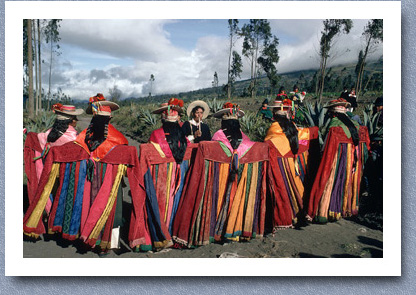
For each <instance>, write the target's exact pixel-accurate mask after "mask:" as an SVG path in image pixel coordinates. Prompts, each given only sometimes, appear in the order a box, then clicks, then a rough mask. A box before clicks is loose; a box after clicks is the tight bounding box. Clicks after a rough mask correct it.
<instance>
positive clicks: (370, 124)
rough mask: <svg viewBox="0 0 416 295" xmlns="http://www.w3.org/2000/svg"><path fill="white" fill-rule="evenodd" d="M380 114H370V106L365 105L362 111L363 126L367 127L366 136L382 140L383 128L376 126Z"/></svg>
mask: <svg viewBox="0 0 416 295" xmlns="http://www.w3.org/2000/svg"><path fill="white" fill-rule="evenodd" d="M380 114H381V113H375V114H373V113H372V105H371V104H368V105H366V106H365V109H364V110H363V115H364V120H363V124H364V126H367V129H368V134H369V135H370V138H373V137H381V138H383V127H382V126H381V127H380V126H378V125H379V119H380Z"/></svg>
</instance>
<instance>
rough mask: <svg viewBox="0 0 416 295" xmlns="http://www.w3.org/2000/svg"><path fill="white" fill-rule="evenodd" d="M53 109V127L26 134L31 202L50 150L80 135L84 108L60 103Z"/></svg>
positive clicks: (26, 163)
mask: <svg viewBox="0 0 416 295" xmlns="http://www.w3.org/2000/svg"><path fill="white" fill-rule="evenodd" d="M52 111H53V112H54V113H55V114H56V119H55V122H54V124H53V125H52V128H50V129H48V130H47V131H46V132H42V133H37V134H36V133H34V132H29V133H28V134H27V136H26V141H25V147H24V161H25V172H26V175H27V177H28V181H27V187H28V198H29V199H28V201H29V204H30V203H31V202H32V200H33V198H34V194H35V193H36V189H37V186H38V183H39V179H40V176H41V174H42V170H43V163H44V161H45V159H46V156H47V154H48V151H49V149H50V148H51V147H53V146H61V145H63V144H65V143H67V142H70V141H74V140H75V139H76V137H77V135H78V132H77V131H76V130H75V127H76V126H77V121H78V119H77V116H79V115H81V114H82V113H83V112H84V110H82V109H76V108H75V106H73V105H62V104H60V103H57V104H54V105H53V106H52ZM51 202H52V201H51V200H49V201H48V203H47V205H46V209H45V210H46V212H47V213H49V211H50V207H51V204H52V203H51Z"/></svg>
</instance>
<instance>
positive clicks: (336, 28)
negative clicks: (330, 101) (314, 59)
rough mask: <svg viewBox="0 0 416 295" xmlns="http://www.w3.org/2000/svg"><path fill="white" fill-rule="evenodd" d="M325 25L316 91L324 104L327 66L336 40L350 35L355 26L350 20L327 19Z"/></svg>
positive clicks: (321, 41)
mask: <svg viewBox="0 0 416 295" xmlns="http://www.w3.org/2000/svg"><path fill="white" fill-rule="evenodd" d="M323 25H324V28H323V31H321V33H322V35H321V40H320V47H319V58H320V65H319V76H318V80H317V89H316V93H317V95H318V97H319V101H320V102H322V93H323V91H324V84H325V76H326V73H325V71H326V66H327V63H328V58H329V57H330V52H331V49H332V45H333V43H334V40H335V38H336V37H337V36H339V35H340V34H341V33H345V34H348V33H349V32H350V30H351V28H352V26H353V23H352V20H350V19H326V20H324V21H323Z"/></svg>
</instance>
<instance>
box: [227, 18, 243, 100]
mask: <svg viewBox="0 0 416 295" xmlns="http://www.w3.org/2000/svg"><path fill="white" fill-rule="evenodd" d="M228 30H229V33H228V37H229V41H230V44H229V48H228V50H229V53H228V81H227V85H226V87H227V97H228V100H230V99H231V90H232V86H233V83H234V81H235V79H236V77H237V76H238V77H239V76H240V73H241V72H242V63H241V57H240V55H239V54H238V53H237V52H236V51H235V50H233V48H234V45H235V42H236V41H237V40H238V38H239V37H240V29H239V27H238V19H229V20H228Z"/></svg>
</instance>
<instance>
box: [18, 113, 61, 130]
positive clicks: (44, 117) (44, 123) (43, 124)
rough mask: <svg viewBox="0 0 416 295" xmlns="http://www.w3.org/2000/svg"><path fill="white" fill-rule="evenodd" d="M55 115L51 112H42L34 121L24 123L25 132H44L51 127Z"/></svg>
mask: <svg viewBox="0 0 416 295" xmlns="http://www.w3.org/2000/svg"><path fill="white" fill-rule="evenodd" d="M55 118H56V115H55V114H54V113H53V112H42V114H41V115H40V116H37V117H36V118H35V119H34V120H28V121H27V122H26V123H25V128H26V129H27V132H36V133H39V132H44V131H46V130H48V129H49V128H51V127H52V125H53V123H54V122H55Z"/></svg>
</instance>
